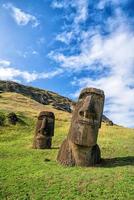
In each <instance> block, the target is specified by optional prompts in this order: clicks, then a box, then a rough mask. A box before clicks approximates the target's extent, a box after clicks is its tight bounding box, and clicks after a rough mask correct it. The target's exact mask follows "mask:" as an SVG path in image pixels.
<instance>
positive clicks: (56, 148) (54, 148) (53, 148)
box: [51, 147, 60, 149]
mask: <svg viewBox="0 0 134 200" xmlns="http://www.w3.org/2000/svg"><path fill="white" fill-rule="evenodd" d="M59 148H60V147H52V148H51V149H59Z"/></svg>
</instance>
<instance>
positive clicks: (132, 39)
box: [0, 0, 134, 127]
mask: <svg viewBox="0 0 134 200" xmlns="http://www.w3.org/2000/svg"><path fill="white" fill-rule="evenodd" d="M133 10H134V4H133V0H38V1H35V0H28V1H27V0H22V1H18V0H9V1H7V0H0V79H1V80H14V81H17V82H21V83H23V84H26V85H32V86H36V87H39V88H44V89H47V90H52V91H55V92H58V93H59V94H61V95H64V96H68V97H70V98H72V99H77V97H78V95H79V92H80V90H81V89H82V88H84V87H96V88H100V89H103V90H104V92H105V96H106V101H105V114H106V116H108V117H109V118H110V119H111V120H113V121H114V122H115V123H117V124H120V125H124V126H127V127H134V15H133Z"/></svg>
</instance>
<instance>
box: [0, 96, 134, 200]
mask: <svg viewBox="0 0 134 200" xmlns="http://www.w3.org/2000/svg"><path fill="white" fill-rule="evenodd" d="M3 98H6V97H2V98H0V99H2V100H3ZM8 98H9V96H8ZM17 99H18V98H17ZM16 101H17V100H16ZM7 103H8V100H7ZM22 103H25V100H24V99H23V101H22V102H21V103H20V106H19V102H18V107H16V108H15V107H12V106H11V104H10V106H11V107H10V109H9V110H8V111H6V106H7V104H5V105H4V104H3V103H2V101H1V100H0V109H2V110H5V112H9V111H10V110H12V109H13V108H14V110H15V109H16V112H17V113H18V114H19V116H20V117H21V119H22V120H23V121H24V122H25V125H23V124H17V125H16V126H13V125H9V124H8V123H6V125H5V126H4V127H0V200H61V199H64V200H72V199H74V200H133V199H134V176H133V174H134V169H133V165H134V155H133V152H134V145H133V144H134V130H133V129H127V128H123V127H119V126H113V127H112V126H111V127H110V126H106V125H104V124H103V125H102V128H101V130H100V133H99V139H98V144H99V146H100V148H101V153H102V158H103V161H102V164H101V165H98V166H96V167H89V168H86V167H84V168H81V167H64V166H61V165H60V164H58V163H57V161H56V156H57V153H58V148H59V146H60V144H61V142H62V141H63V139H64V138H65V137H66V135H67V133H68V129H69V125H70V115H68V114H67V113H65V112H61V111H56V110H53V111H54V112H55V114H56V127H55V136H54V138H53V145H52V149H51V150H35V149H32V142H33V136H34V129H35V122H36V117H35V114H36V112H35V110H34V109H33V107H32V108H29V110H27V112H28V111H30V112H29V113H30V114H29V115H27V112H25V107H24V105H23V108H22V107H21V106H22ZM18 108H19V109H18ZM45 108H46V107H44V109H45ZM27 109H28V108H27ZM36 109H37V107H36ZM49 109H50V108H49ZM36 111H38V112H39V111H40V110H38V109H37V110H36ZM32 113H33V115H32ZM58 113H59V116H58ZM47 160H48V161H47Z"/></svg>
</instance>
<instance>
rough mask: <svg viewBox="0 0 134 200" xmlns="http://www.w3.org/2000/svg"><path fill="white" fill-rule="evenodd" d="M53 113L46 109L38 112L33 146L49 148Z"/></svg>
mask: <svg viewBox="0 0 134 200" xmlns="http://www.w3.org/2000/svg"><path fill="white" fill-rule="evenodd" d="M54 124H55V116H54V113H52V112H48V111H42V112H40V114H39V116H38V121H37V124H36V130H35V137H34V142H33V148H35V149H49V148H51V145H52V137H53V136H54Z"/></svg>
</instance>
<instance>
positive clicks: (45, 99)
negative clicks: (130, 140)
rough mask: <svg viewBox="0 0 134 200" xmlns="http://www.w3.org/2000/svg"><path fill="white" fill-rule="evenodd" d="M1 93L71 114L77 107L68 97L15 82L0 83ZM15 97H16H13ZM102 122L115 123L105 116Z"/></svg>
mask: <svg viewBox="0 0 134 200" xmlns="http://www.w3.org/2000/svg"><path fill="white" fill-rule="evenodd" d="M0 92H1V93H3V92H6V93H7V92H9V96H10V93H11V92H12V93H17V94H21V95H23V96H26V97H29V98H30V99H32V100H35V101H36V102H38V103H40V104H43V105H51V106H52V107H53V108H55V109H58V110H62V111H67V112H69V113H71V112H72V107H73V105H75V102H73V101H72V100H71V99H69V98H67V97H63V96H61V95H59V94H57V93H54V92H52V91H47V90H42V89H39V88H34V87H28V86H24V85H22V84H19V83H16V82H13V81H0ZM7 97H8V96H7ZM13 97H15V95H13ZM20 98H24V97H20ZM4 101H5V100H4ZM19 101H20V99H19ZM28 101H29V100H28ZM38 105H39V104H38ZM37 107H38V106H37ZM102 120H103V122H105V123H106V124H107V125H113V122H112V121H111V120H110V119H108V118H107V117H106V116H105V115H103V117H102Z"/></svg>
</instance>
